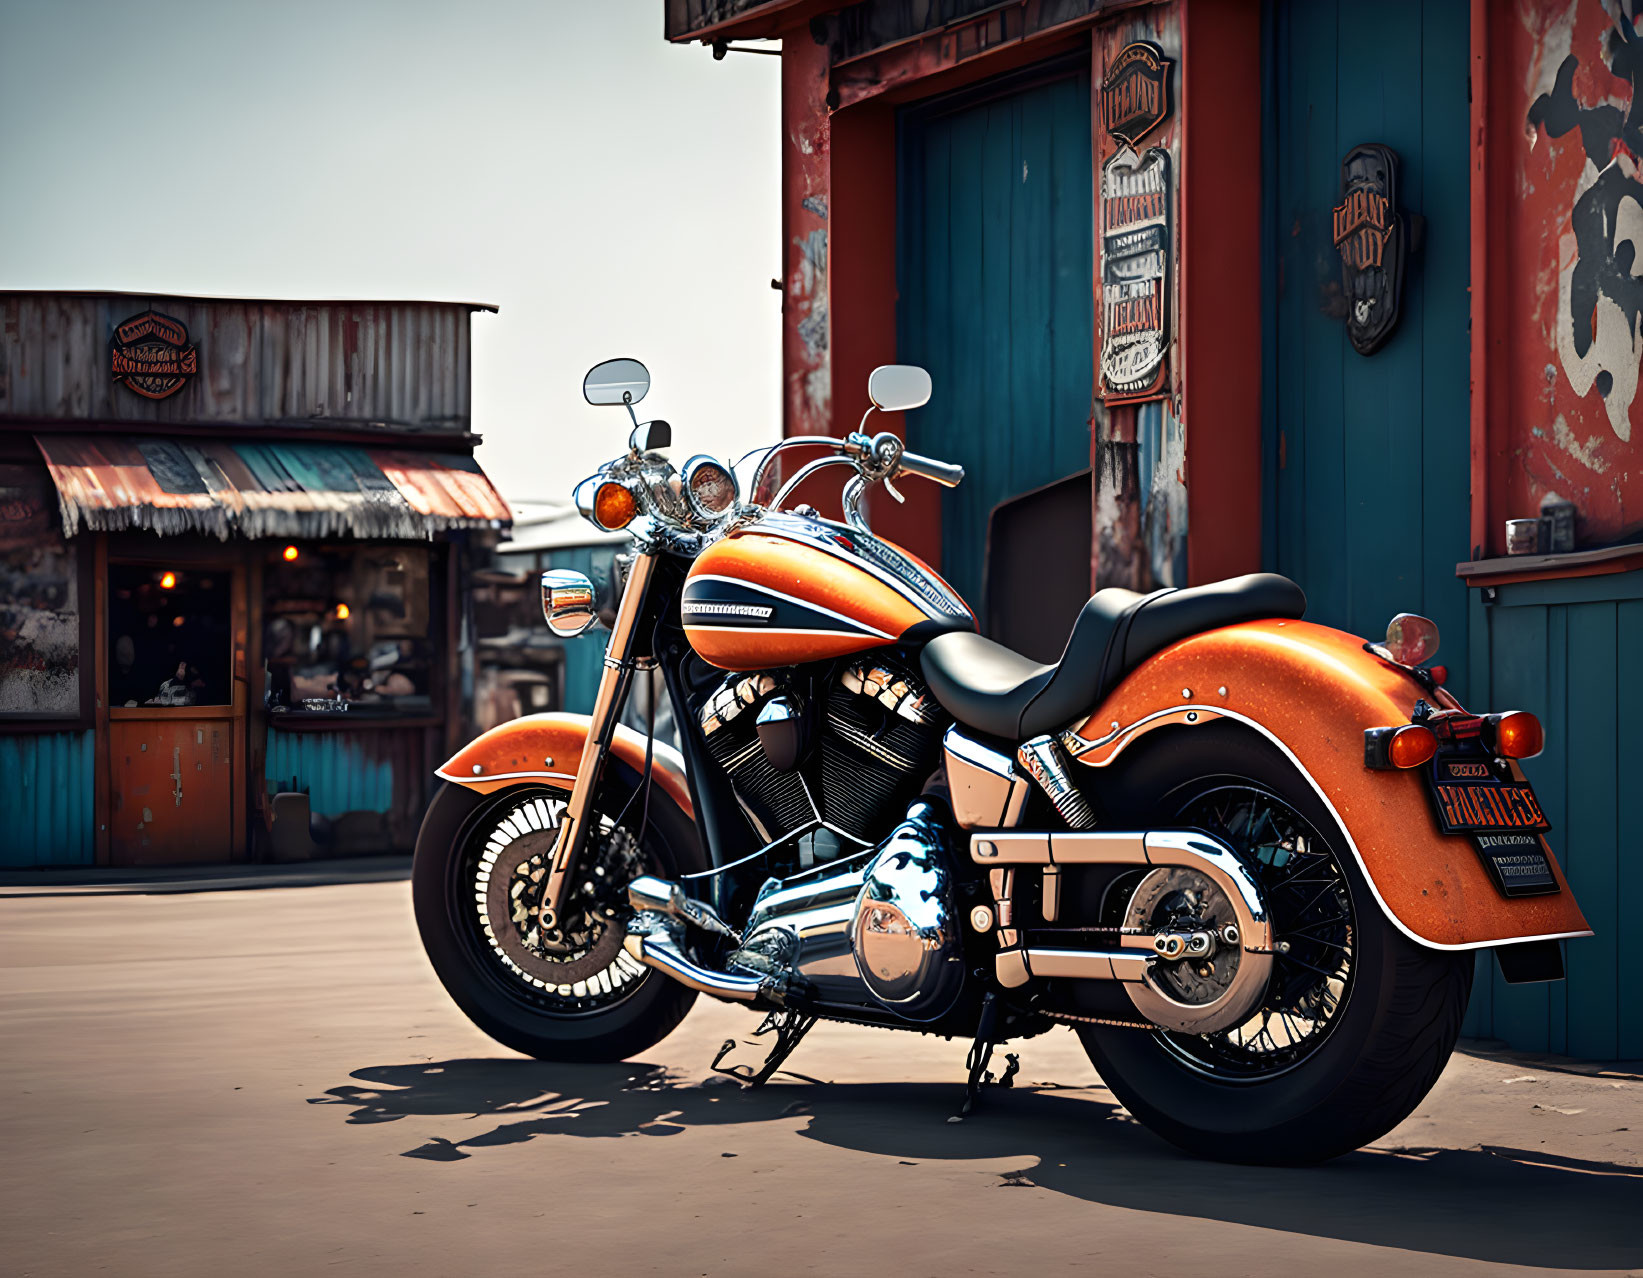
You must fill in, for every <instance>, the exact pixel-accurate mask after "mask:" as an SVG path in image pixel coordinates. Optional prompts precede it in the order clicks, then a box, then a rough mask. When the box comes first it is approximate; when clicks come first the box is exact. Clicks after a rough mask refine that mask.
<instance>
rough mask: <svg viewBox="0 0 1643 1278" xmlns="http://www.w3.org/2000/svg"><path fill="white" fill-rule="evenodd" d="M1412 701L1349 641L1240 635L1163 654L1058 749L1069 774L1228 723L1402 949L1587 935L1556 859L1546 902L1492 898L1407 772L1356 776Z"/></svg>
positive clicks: (1271, 628) (1404, 685)
mask: <svg viewBox="0 0 1643 1278" xmlns="http://www.w3.org/2000/svg"><path fill="white" fill-rule="evenodd" d="M1422 696H1426V697H1427V699H1428V700H1432V697H1431V696H1430V694H1427V693H1426V692H1425V690H1424V689H1423V688H1422V687H1421V685H1420V684H1419V683H1417V682H1416V681H1415V679H1414V678H1413V677H1411V676H1410V675H1409V674H1408V673H1407V672H1405V671H1403V670H1401V669H1399V668H1398V667H1396V666H1393V665H1391V664H1390V663H1388V662H1385V661H1382V660H1380V659H1379V658H1378V657H1376V656H1374V655H1373V654H1371V653H1368V652H1365V651H1364V648H1363V641H1362V640H1361V639H1357V638H1354V637H1353V636H1352V635H1349V634H1345V633H1343V632H1342V631H1339V630H1331V629H1329V628H1328V627H1327V626H1316V625H1312V624H1311V623H1309V622H1305V621H1254V622H1246V623H1244V624H1242V625H1236V626H1227V627H1225V628H1223V629H1220V630H1211V631H1206V632H1205V633H1203V634H1200V635H1194V636H1193V637H1192V638H1190V639H1184V640H1182V641H1181V642H1180V643H1177V644H1174V645H1172V646H1171V647H1169V648H1166V649H1165V650H1164V651H1163V652H1161V653H1159V654H1158V655H1157V656H1156V657H1153V658H1152V659H1151V660H1150V661H1148V662H1146V663H1145V664H1144V665H1142V666H1141V667H1140V668H1139V669H1137V670H1136V671H1134V672H1133V673H1132V674H1131V675H1130V676H1129V677H1128V678H1127V679H1125V680H1124V682H1123V683H1121V684H1120V685H1119V686H1118V687H1117V688H1116V689H1115V690H1114V691H1113V693H1112V695H1110V696H1109V697H1108V698H1107V699H1106V701H1104V702H1103V703H1102V704H1101V706H1100V707H1099V708H1098V709H1097V710H1096V711H1095V713H1094V714H1092V715H1091V716H1090V718H1089V719H1088V720H1086V721H1085V722H1083V723H1081V724H1079V725H1077V726H1076V727H1075V728H1074V732H1075V733H1076V739H1074V738H1072V737H1069V738H1067V743H1068V745H1069V747H1070V749H1071V751H1072V752H1073V753H1074V755H1075V757H1077V758H1078V759H1079V761H1080V762H1082V763H1087V764H1091V765H1093V766H1096V767H1104V766H1106V765H1108V764H1111V763H1112V762H1113V761H1114V760H1115V759H1116V758H1118V757H1120V756H1121V754H1122V753H1123V750H1124V748H1125V747H1126V746H1127V745H1129V744H1130V743H1131V742H1133V741H1134V740H1136V739H1137V738H1138V737H1139V736H1141V735H1142V734H1144V733H1146V732H1148V731H1151V730H1153V729H1155V728H1159V727H1165V726H1173V725H1180V727H1181V728H1182V729H1185V728H1189V727H1192V726H1195V725H1198V724H1203V723H1210V722H1214V721H1216V720H1217V719H1232V720H1235V721H1237V722H1240V723H1243V724H1245V725H1247V726H1248V727H1250V728H1252V729H1254V730H1255V731H1257V732H1259V733H1261V734H1262V735H1263V736H1265V737H1266V738H1267V739H1268V740H1270V741H1272V742H1273V743H1275V744H1276V745H1277V746H1279V747H1280V748H1281V749H1282V750H1283V751H1284V752H1285V753H1286V754H1287V755H1288V756H1289V758H1290V760H1291V761H1292V762H1293V763H1294V764H1295V765H1296V767H1298V768H1299V769H1300V771H1301V773H1302V775H1303V776H1305V777H1306V779H1307V781H1308V782H1310V783H1311V785H1312V787H1313V789H1314V790H1316V791H1317V793H1318V796H1319V798H1321V799H1322V800H1323V802H1324V804H1325V806H1327V807H1328V808H1329V810H1330V811H1331V813H1333V815H1334V816H1335V817H1336V819H1337V820H1338V821H1339V823H1340V825H1341V828H1342V829H1343V830H1345V831H1346V837H1347V842H1348V844H1349V845H1350V846H1351V849H1352V853H1353V855H1354V856H1355V857H1356V858H1357V860H1358V864H1359V865H1360V866H1361V867H1362V869H1363V872H1364V875H1365V876H1366V877H1367V878H1368V880H1369V883H1370V886H1371V888H1372V889H1373V891H1374V893H1375V896H1376V899H1377V900H1378V901H1379V903H1380V905H1381V907H1382V909H1384V910H1385V911H1386V914H1387V916H1388V917H1389V918H1390V919H1391V920H1392V921H1393V922H1394V923H1395V924H1396V925H1397V926H1398V927H1399V928H1400V929H1402V931H1404V932H1405V933H1406V934H1407V935H1409V936H1410V937H1411V938H1413V939H1414V940H1416V941H1419V942H1421V943H1422V944H1423V945H1429V946H1433V947H1435V948H1438V949H1472V948H1477V947H1481V946H1488V945H1498V944H1501V943H1503V942H1508V941H1516V940H1530V939H1542V938H1548V937H1569V936H1587V935H1590V933H1591V929H1590V927H1589V926H1588V925H1587V923H1586V919H1585V916H1584V915H1582V914H1581V912H1580V907H1579V906H1578V905H1577V904H1575V899H1574V897H1573V895H1571V894H1570V892H1569V885H1568V883H1567V881H1566V880H1565V879H1564V877H1563V870H1562V867H1560V866H1559V865H1558V863H1557V858H1556V857H1555V856H1552V857H1551V862H1552V872H1553V874H1554V875H1556V877H1557V881H1558V884H1559V887H1560V888H1561V890H1560V891H1559V892H1558V893H1557V894H1556V895H1548V896H1529V897H1515V898H1508V897H1503V896H1501V894H1500V893H1499V891H1497V890H1496V888H1495V885H1494V882H1493V880H1492V879H1491V878H1490V877H1489V872H1488V871H1487V870H1486V869H1485V868H1484V865H1483V862H1482V860H1481V859H1480V858H1479V857H1478V855H1477V853H1476V851H1474V850H1473V847H1472V844H1471V841H1470V840H1469V839H1467V838H1466V837H1465V836H1463V835H1447V834H1444V833H1442V831H1441V830H1440V829H1439V828H1438V824H1437V820H1436V818H1435V817H1434V816H1433V814H1432V809H1431V806H1430V803H1429V801H1428V799H1427V796H1426V794H1425V792H1424V783H1423V782H1422V780H1421V778H1420V776H1419V775H1417V770H1410V771H1408V772H1377V771H1372V770H1370V769H1368V768H1365V767H1364V762H1363V734H1364V730H1365V729H1366V728H1378V727H1386V726H1390V725H1393V724H1400V723H1408V722H1409V715H1410V712H1411V711H1412V710H1413V709H1414V706H1415V702H1416V701H1417V700H1418V699H1420V698H1421V697H1422ZM1541 842H1542V843H1545V840H1544V839H1542V840H1541ZM1547 854H1548V856H1551V849H1550V847H1548V848H1547Z"/></svg>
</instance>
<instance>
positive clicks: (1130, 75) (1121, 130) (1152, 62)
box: [1101, 41, 1173, 147]
mask: <svg viewBox="0 0 1643 1278" xmlns="http://www.w3.org/2000/svg"><path fill="white" fill-rule="evenodd" d="M1172 65H1173V64H1172V63H1171V62H1170V60H1169V59H1168V58H1166V57H1165V56H1164V51H1163V50H1162V49H1160V48H1159V47H1158V46H1157V45H1155V44H1148V43H1147V42H1145V41H1137V42H1136V43H1135V44H1127V45H1125V46H1124V47H1123V48H1122V49H1120V50H1119V51H1118V56H1117V57H1116V58H1114V59H1113V60H1112V65H1111V66H1110V67H1109V68H1107V74H1106V77H1105V78H1104V79H1103V80H1102V81H1101V124H1102V127H1103V128H1105V129H1106V130H1107V133H1108V134H1109V135H1111V136H1112V137H1114V138H1117V139H1118V141H1120V142H1122V143H1123V144H1124V145H1125V146H1130V147H1134V146H1139V145H1140V142H1141V139H1142V138H1144V137H1146V136H1147V134H1149V133H1151V132H1152V131H1153V130H1154V129H1156V128H1157V127H1158V126H1159V125H1160V124H1162V123H1163V122H1164V121H1165V119H1167V118H1168V116H1169V112H1170V101H1169V81H1170V67H1171V66H1172Z"/></svg>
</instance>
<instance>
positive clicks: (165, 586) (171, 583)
mask: <svg viewBox="0 0 1643 1278" xmlns="http://www.w3.org/2000/svg"><path fill="white" fill-rule="evenodd" d="M176 584H177V574H176V573H174V572H162V573H161V574H160V589H161V590H171V589H173V588H174V587H175V586H176Z"/></svg>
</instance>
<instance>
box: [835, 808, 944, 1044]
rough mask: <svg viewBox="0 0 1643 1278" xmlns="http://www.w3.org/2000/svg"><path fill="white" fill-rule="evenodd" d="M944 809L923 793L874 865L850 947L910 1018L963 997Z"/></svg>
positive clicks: (868, 977)
mask: <svg viewBox="0 0 1643 1278" xmlns="http://www.w3.org/2000/svg"><path fill="white" fill-rule="evenodd" d="M951 866H952V859H951V853H950V851H949V847H948V843H947V831H946V829H945V828H944V826H943V824H942V813H941V810H940V809H939V808H938V807H937V806H936V805H935V804H933V803H930V802H929V801H927V800H922V799H921V800H919V801H918V802H917V803H915V804H913V806H912V807H911V808H909V809H908V810H907V819H906V820H904V821H903V822H902V823H901V824H900V825H898V826H897V827H896V828H895V830H894V832H892V834H891V835H890V838H889V839H888V840H887V841H886V842H885V843H884V845H883V846H882V847H881V848H880V849H879V854H878V856H876V857H875V858H874V859H873V863H872V865H871V866H869V867H868V870H867V874H866V877H865V879H864V881H863V883H862V889H861V893H860V895H859V896H857V898H856V915H855V919H854V920H853V921H852V923H851V926H850V947H851V950H852V952H853V953H854V954H855V958H856V970H857V971H858V972H860V973H861V979H862V980H863V981H864V982H866V984H867V988H868V989H869V990H871V991H872V993H873V997H875V998H876V999H878V1000H879V1002H881V1003H883V1004H884V1005H885V1006H886V1007H888V1008H890V1009H891V1010H892V1011H894V1012H896V1013H898V1014H899V1015H901V1016H903V1017H905V1018H906V1019H908V1020H910V1021H933V1020H935V1019H936V1018H938V1017H939V1016H941V1015H942V1013H944V1012H946V1011H947V1010H948V1009H949V1008H950V1007H952V1005H953V1001H954V1000H955V999H957V998H958V994H959V990H960V989H961V988H962V987H963V984H964V950H963V942H962V939H961V937H960V935H959V912H958V910H957V908H956V906H955V903H954V900H953V897H954V890H953V889H954V884H953V875H952V869H951Z"/></svg>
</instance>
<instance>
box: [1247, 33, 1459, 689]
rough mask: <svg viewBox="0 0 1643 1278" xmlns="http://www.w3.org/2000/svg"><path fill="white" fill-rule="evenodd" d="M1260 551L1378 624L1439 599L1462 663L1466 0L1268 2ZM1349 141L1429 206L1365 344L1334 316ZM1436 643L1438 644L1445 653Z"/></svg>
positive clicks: (1407, 205)
mask: <svg viewBox="0 0 1643 1278" xmlns="http://www.w3.org/2000/svg"><path fill="white" fill-rule="evenodd" d="M1267 16H1268V32H1269V43H1268V67H1267V77H1266V80H1267V90H1268V99H1269V101H1268V111H1267V132H1268V136H1267V149H1268V154H1269V155H1271V156H1274V157H1276V162H1275V163H1270V164H1268V165H1267V166H1266V174H1265V178H1266V199H1267V210H1266V212H1267V216H1266V224H1267V228H1268V230H1267V236H1268V244H1267V249H1266V251H1267V256H1268V268H1267V270H1266V272H1265V275H1266V278H1267V281H1268V288H1269V290H1270V295H1269V297H1268V298H1267V299H1266V300H1267V314H1268V331H1267V340H1266V342H1265V346H1266V369H1265V376H1266V386H1265V392H1264V394H1263V401H1264V403H1265V405H1266V415H1267V419H1266V452H1267V465H1266V476H1267V491H1268V493H1269V494H1273V495H1274V496H1275V500H1274V499H1273V498H1272V497H1269V498H1268V499H1267V500H1266V501H1265V502H1264V503H1263V505H1264V507H1265V513H1266V520H1267V523H1266V528H1265V530H1264V532H1265V539H1264V540H1265V559H1266V562H1267V564H1268V566H1269V567H1271V568H1273V569H1274V570H1276V571H1278V572H1281V573H1284V574H1285V575H1287V576H1290V577H1293V578H1294V579H1295V580H1296V581H1298V582H1300V584H1301V585H1302V587H1303V588H1304V589H1305V590H1306V593H1307V599H1308V602H1309V608H1308V612H1307V616H1308V617H1309V618H1311V619H1312V620H1316V621H1320V622H1323V623H1325V624H1327V625H1333V626H1339V627H1341V628H1342V629H1345V630H1349V631H1352V632H1353V633H1356V634H1364V635H1368V636H1371V637H1379V636H1380V635H1381V634H1384V633H1385V628H1386V622H1387V621H1388V620H1389V619H1390V618H1391V617H1392V616H1393V614H1395V613H1398V612H1419V613H1424V614H1425V615H1427V616H1429V617H1432V618H1433V619H1434V620H1435V621H1437V623H1438V626H1439V628H1440V630H1441V631H1442V633H1443V634H1444V636H1445V638H1446V643H1445V653H1444V656H1445V657H1446V658H1448V659H1449V661H1450V664H1451V666H1452V667H1453V666H1455V665H1456V664H1457V663H1458V662H1460V661H1461V660H1463V659H1464V655H1465V652H1466V643H1465V633H1466V629H1465V628H1466V596H1465V590H1464V588H1463V587H1462V586H1461V584H1460V583H1459V582H1458V581H1457V580H1456V577H1455V565H1456V564H1457V563H1459V562H1461V561H1462V560H1466V559H1470V558H1471V557H1472V556H1471V555H1470V554H1469V553H1468V547H1467V543H1466V538H1467V529H1468V512H1469V507H1468V496H1467V494H1468V484H1469V472H1468V447H1469V444H1468V441H1469V434H1468V403H1469V401H1468V363H1467V361H1468V351H1469V347H1468V330H1467V317H1468V313H1469V311H1468V307H1469V294H1468V279H1469V261H1468V254H1469V251H1470V247H1469V246H1470V211H1469V207H1470V206H1469V202H1468V178H1467V155H1468V152H1467V119H1468V116H1467V111H1468V106H1467V87H1466V86H1467V69H1468V63H1467V59H1468V26H1467V4H1466V0H1382V2H1381V3H1377V4H1375V5H1373V6H1369V7H1365V6H1364V5H1362V4H1360V3H1356V2H1355V0H1274V2H1272V3H1269V5H1268V12H1267ZM1361 142H1382V143H1385V144H1387V145H1389V146H1391V147H1392V148H1393V149H1394V150H1395V151H1397V152H1398V154H1399V156H1400V158H1401V160H1402V164H1401V167H1400V179H1401V190H1400V194H1399V202H1400V204H1401V206H1402V208H1403V211H1404V214H1405V216H1406V217H1408V216H1410V215H1414V214H1424V216H1425V219H1426V225H1425V242H1424V245H1423V247H1422V248H1421V249H1420V251H1418V252H1416V253H1413V254H1412V255H1411V256H1410V259H1409V278H1408V289H1407V292H1406V293H1405V295H1404V305H1403V317H1402V320H1401V322H1400V324H1399V327H1398V329H1397V331H1396V332H1395V333H1394V334H1393V336H1392V338H1391V340H1390V341H1389V342H1388V344H1387V345H1386V346H1384V347H1382V348H1381V349H1380V350H1379V351H1377V352H1376V353H1375V354H1373V355H1369V356H1363V355H1359V354H1358V353H1357V352H1356V351H1355V350H1353V349H1352V345H1351V342H1350V341H1349V340H1348V338H1347V335H1346V323H1345V319H1344V301H1343V298H1342V292H1341V285H1340V278H1341V263H1340V257H1339V255H1338V254H1337V252H1336V250H1335V248H1334V245H1333V243H1332V236H1333V231H1332V224H1331V212H1332V210H1333V208H1334V206H1335V204H1336V203H1338V202H1339V199H1340V168H1341V160H1342V158H1343V157H1344V156H1345V155H1346V153H1347V152H1348V151H1349V150H1351V149H1352V147H1354V146H1356V145H1357V144H1359V143H1361ZM1440 659H1441V658H1440Z"/></svg>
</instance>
